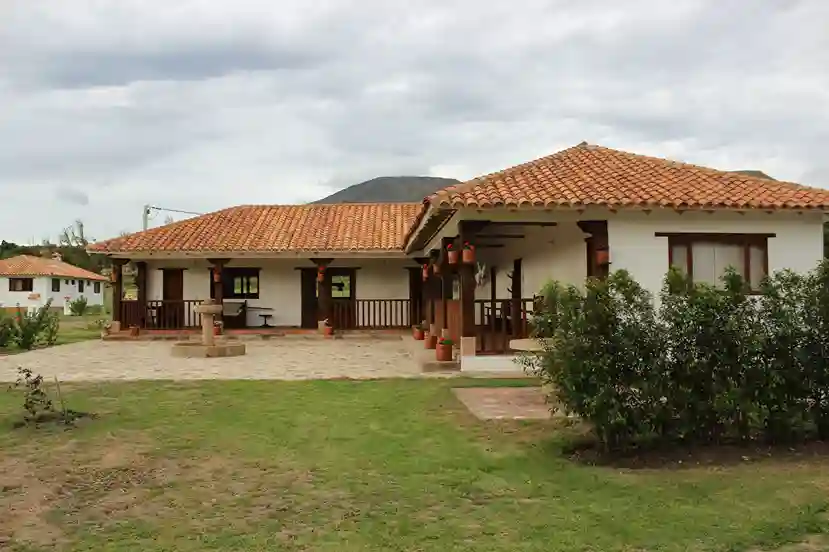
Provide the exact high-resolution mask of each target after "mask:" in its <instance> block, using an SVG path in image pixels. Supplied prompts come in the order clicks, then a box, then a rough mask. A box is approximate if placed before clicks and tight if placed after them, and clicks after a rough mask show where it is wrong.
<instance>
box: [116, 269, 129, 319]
mask: <svg viewBox="0 0 829 552" xmlns="http://www.w3.org/2000/svg"><path fill="white" fill-rule="evenodd" d="M128 262H129V261H128V260H127V259H112V321H113V322H117V323H118V326H119V327H120V325H121V322H122V320H121V314H122V313H121V300H122V299H123V298H124V297H123V296H124V272H123V268H124V265H125V264H127V263H128Z"/></svg>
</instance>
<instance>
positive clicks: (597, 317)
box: [534, 262, 829, 449]
mask: <svg viewBox="0 0 829 552" xmlns="http://www.w3.org/2000/svg"><path fill="white" fill-rule="evenodd" d="M534 327H535V329H536V335H537V336H539V337H549V338H552V345H550V346H547V347H546V349H545V351H544V352H543V353H542V354H541V355H540V356H539V358H538V360H539V362H538V363H536V364H535V369H536V371H537V373H538V375H540V376H541V377H542V379H543V380H545V381H546V382H548V383H551V384H553V386H554V388H555V389H556V393H557V395H558V396H557V397H556V399H557V402H558V403H560V404H561V405H562V406H563V407H564V409H565V410H567V411H568V412H571V413H575V414H577V415H579V416H580V417H582V418H584V419H586V420H588V421H590V422H591V423H592V424H593V426H594V428H595V432H596V435H597V437H598V439H599V441H600V443H601V444H602V446H603V447H604V448H605V449H614V448H620V447H625V446H630V445H637V444H643V443H647V442H651V441H657V442H677V441H684V442H690V443H722V442H733V441H747V440H754V439H763V440H765V441H774V442H779V441H793V440H803V439H805V438H810V437H819V438H827V437H829V391H827V390H829V361H827V359H829V263H828V262H823V263H821V265H820V266H818V268H817V269H815V270H814V271H813V272H812V273H810V274H808V275H806V276H800V275H797V274H793V273H791V272H782V273H779V274H776V275H774V276H773V277H771V278H768V279H766V281H765V282H764V283H763V285H762V289H761V293H760V296H759V297H752V296H750V295H749V294H748V290H747V286H746V284H745V282H744V281H743V280H742V278H741V277H740V276H739V275H737V274H736V273H734V272H728V273H726V275H725V276H724V277H723V278H722V285H721V286H717V287H713V286H708V285H704V284H691V283H690V282H689V281H688V280H687V279H685V278H684V277H683V276H682V275H681V274H679V273H677V272H670V273H669V274H668V275H667V277H666V279H665V285H664V287H663V291H662V293H661V296H660V308H659V310H658V311H657V310H655V308H654V306H653V298H652V297H651V296H650V295H649V294H648V293H647V292H646V291H645V290H643V289H642V288H641V287H640V286H639V285H638V284H636V282H634V281H633V280H632V279H631V278H630V276H629V275H628V274H627V273H626V272H624V271H619V272H616V273H613V274H611V275H610V276H609V277H608V278H607V279H606V280H605V281H598V280H588V282H587V284H586V286H585V289H584V290H583V291H582V290H580V289H578V288H575V287H568V288H564V287H562V286H561V285H558V284H550V285H548V286H547V287H546V288H545V290H544V303H543V305H542V308H541V310H540V314H538V315H537V316H536V318H535V320H534Z"/></svg>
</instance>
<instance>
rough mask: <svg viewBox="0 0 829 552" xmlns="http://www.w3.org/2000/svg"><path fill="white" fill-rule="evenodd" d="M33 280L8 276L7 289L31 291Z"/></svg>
mask: <svg viewBox="0 0 829 552" xmlns="http://www.w3.org/2000/svg"><path fill="white" fill-rule="evenodd" d="M33 289H34V280H33V279H31V278H9V291H32V290H33Z"/></svg>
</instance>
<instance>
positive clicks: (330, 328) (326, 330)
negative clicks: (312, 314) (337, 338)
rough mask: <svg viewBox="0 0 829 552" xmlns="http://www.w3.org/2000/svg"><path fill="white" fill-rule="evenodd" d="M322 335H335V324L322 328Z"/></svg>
mask: <svg viewBox="0 0 829 552" xmlns="http://www.w3.org/2000/svg"><path fill="white" fill-rule="evenodd" d="M322 335H324V336H325V337H333V336H334V327H333V326H325V327H324V328H323V329H322Z"/></svg>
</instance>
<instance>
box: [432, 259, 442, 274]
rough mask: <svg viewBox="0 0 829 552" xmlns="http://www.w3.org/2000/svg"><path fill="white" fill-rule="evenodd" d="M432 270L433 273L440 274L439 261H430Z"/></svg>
mask: <svg viewBox="0 0 829 552" xmlns="http://www.w3.org/2000/svg"><path fill="white" fill-rule="evenodd" d="M432 272H433V273H434V274H440V262H439V261H436V262H434V263H432Z"/></svg>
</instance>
